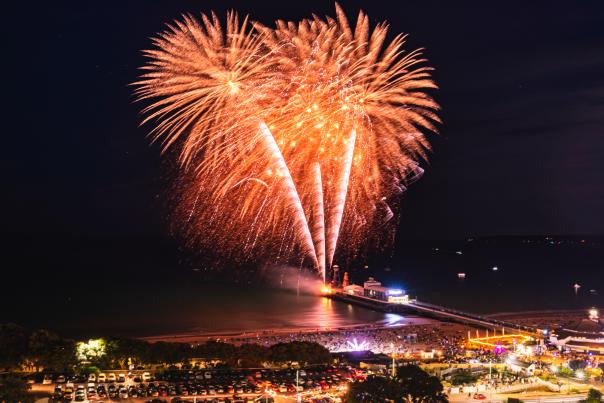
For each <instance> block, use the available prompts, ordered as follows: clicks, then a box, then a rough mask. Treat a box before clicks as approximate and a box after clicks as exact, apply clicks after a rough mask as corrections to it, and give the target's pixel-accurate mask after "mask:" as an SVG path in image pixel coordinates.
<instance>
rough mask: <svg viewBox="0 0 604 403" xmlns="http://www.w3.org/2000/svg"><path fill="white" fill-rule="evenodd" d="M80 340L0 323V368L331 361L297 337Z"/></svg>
mask: <svg viewBox="0 0 604 403" xmlns="http://www.w3.org/2000/svg"><path fill="white" fill-rule="evenodd" d="M82 344H83V342H78V341H76V340H71V339H66V338H62V337H60V336H59V335H57V334H56V333H54V332H51V331H48V330H35V331H32V332H29V331H27V330H26V329H25V328H23V327H21V326H18V325H15V324H0V352H2V354H0V368H2V369H4V370H7V371H14V370H19V369H26V370H29V371H39V370H41V369H52V370H54V371H56V372H71V371H74V370H76V369H78V368H80V369H81V368H82V367H83V366H84V365H86V366H96V367H98V368H115V369H118V368H121V369H126V368H128V366H129V365H135V366H143V365H149V364H167V365H170V364H176V363H184V362H188V361H190V360H191V359H194V358H196V359H205V360H208V361H209V360H216V361H219V362H220V365H222V366H228V367H234V368H237V367H240V368H253V367H260V366H262V365H263V364H264V363H283V362H290V361H297V362H299V363H301V364H323V363H328V362H329V361H330V355H329V351H328V350H327V349H326V348H325V347H323V346H321V345H320V344H318V343H311V342H302V341H293V342H289V343H278V344H274V345H272V346H270V347H265V346H261V345H257V344H242V345H239V346H236V345H233V344H230V343H223V342H218V341H208V342H206V343H203V344H195V345H192V344H188V343H176V342H161V341H160V342H156V343H149V342H147V341H144V340H139V339H128V338H118V337H110V338H106V339H99V340H98V341H97V342H96V344H95V347H96V349H89V350H86V349H82V348H79V346H81V345H82Z"/></svg>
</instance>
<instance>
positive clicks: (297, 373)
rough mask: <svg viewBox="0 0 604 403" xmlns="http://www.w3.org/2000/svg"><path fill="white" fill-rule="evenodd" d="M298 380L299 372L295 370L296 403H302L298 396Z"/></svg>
mask: <svg viewBox="0 0 604 403" xmlns="http://www.w3.org/2000/svg"><path fill="white" fill-rule="evenodd" d="M299 379H300V370H299V369H297V370H296V402H298V403H300V402H301V401H302V397H301V396H300V387H299V386H298V382H299Z"/></svg>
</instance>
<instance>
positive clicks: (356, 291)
mask: <svg viewBox="0 0 604 403" xmlns="http://www.w3.org/2000/svg"><path fill="white" fill-rule="evenodd" d="M343 290H344V292H345V293H346V294H350V295H356V296H363V295H365V292H364V288H363V287H361V286H360V285H356V284H351V285H347V286H345V287H344V288H343Z"/></svg>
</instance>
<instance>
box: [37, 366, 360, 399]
mask: <svg viewBox="0 0 604 403" xmlns="http://www.w3.org/2000/svg"><path fill="white" fill-rule="evenodd" d="M363 376H364V374H363V373H362V372H361V371H359V370H357V369H354V368H351V367H331V366H330V367H327V366H323V367H314V368H306V369H300V370H293V369H283V370H267V369H257V370H253V369H247V370H245V369H244V370H165V371H158V372H151V371H137V372H126V371H105V372H101V373H98V374H90V375H89V376H84V375H64V374H47V375H46V376H44V378H43V379H42V382H41V383H39V384H35V385H34V390H38V391H45V392H49V393H52V398H51V399H50V400H51V401H61V402H68V401H76V402H86V401H96V402H98V401H103V400H110V401H136V402H144V401H152V400H154V399H157V402H159V401H166V402H168V401H170V402H178V401H181V400H185V401H191V400H195V401H197V402H224V403H226V402H246V403H251V402H257V401H262V402H265V401H266V402H269V401H274V399H277V400H282V399H283V398H287V397H291V398H292V400H295V397H296V395H298V394H299V395H300V396H302V397H303V400H305V401H311V400H312V399H315V398H317V397H318V396H322V397H325V396H329V395H331V394H334V395H335V394H338V393H340V392H341V391H343V390H345V389H346V388H347V385H348V383H349V382H351V381H353V380H355V379H359V378H361V377H363Z"/></svg>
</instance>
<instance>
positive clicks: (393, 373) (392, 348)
mask: <svg viewBox="0 0 604 403" xmlns="http://www.w3.org/2000/svg"><path fill="white" fill-rule="evenodd" d="M390 354H392V378H394V377H395V376H396V373H395V372H394V343H390Z"/></svg>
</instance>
